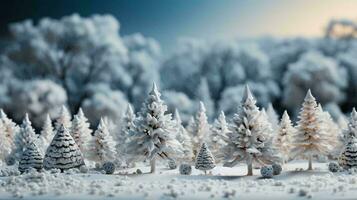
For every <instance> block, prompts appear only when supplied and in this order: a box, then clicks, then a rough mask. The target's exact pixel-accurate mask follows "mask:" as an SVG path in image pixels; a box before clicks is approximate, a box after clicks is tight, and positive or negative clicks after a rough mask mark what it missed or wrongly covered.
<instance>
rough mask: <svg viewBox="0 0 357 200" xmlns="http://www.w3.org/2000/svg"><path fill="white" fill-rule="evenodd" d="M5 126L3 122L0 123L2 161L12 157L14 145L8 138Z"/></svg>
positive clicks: (0, 156)
mask: <svg viewBox="0 0 357 200" xmlns="http://www.w3.org/2000/svg"><path fill="white" fill-rule="evenodd" d="M5 130H6V129H5V126H4V123H3V122H2V121H0V160H1V161H5V160H6V158H7V157H8V156H9V155H10V153H11V151H12V148H13V145H12V141H9V140H8V138H6V132H5Z"/></svg>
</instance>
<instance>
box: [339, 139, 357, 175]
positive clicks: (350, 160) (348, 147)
mask: <svg viewBox="0 0 357 200" xmlns="http://www.w3.org/2000/svg"><path fill="white" fill-rule="evenodd" d="M338 161H339V164H340V166H341V167H343V168H344V169H349V168H352V167H357V139H356V138H355V137H352V138H350V139H349V141H348V142H347V143H346V144H345V147H344V149H343V151H342V153H341V156H340V157H339V159H338Z"/></svg>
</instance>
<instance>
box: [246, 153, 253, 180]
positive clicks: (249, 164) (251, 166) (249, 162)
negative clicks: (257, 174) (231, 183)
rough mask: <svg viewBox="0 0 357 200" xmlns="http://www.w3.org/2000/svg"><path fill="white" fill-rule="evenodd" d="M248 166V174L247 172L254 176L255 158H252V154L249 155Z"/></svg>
mask: <svg viewBox="0 0 357 200" xmlns="http://www.w3.org/2000/svg"><path fill="white" fill-rule="evenodd" d="M247 166H248V174H247V176H253V160H252V157H251V156H250V155H249V156H248V160H247Z"/></svg>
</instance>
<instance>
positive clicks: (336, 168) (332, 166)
mask: <svg viewBox="0 0 357 200" xmlns="http://www.w3.org/2000/svg"><path fill="white" fill-rule="evenodd" d="M328 170H329V171H330V172H338V171H339V170H340V166H339V165H338V164H337V163H335V162H331V163H329V164H328Z"/></svg>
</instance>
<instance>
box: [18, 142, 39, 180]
mask: <svg viewBox="0 0 357 200" xmlns="http://www.w3.org/2000/svg"><path fill="white" fill-rule="evenodd" d="M30 168H34V169H37V170H41V169H42V168H43V157H42V153H41V152H40V149H39V148H38V147H37V146H36V144H35V143H34V142H32V143H30V144H28V145H27V146H26V148H25V150H24V152H23V154H22V155H21V158H20V162H19V167H18V169H19V171H20V172H21V173H23V172H25V171H26V170H29V169H30Z"/></svg>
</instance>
